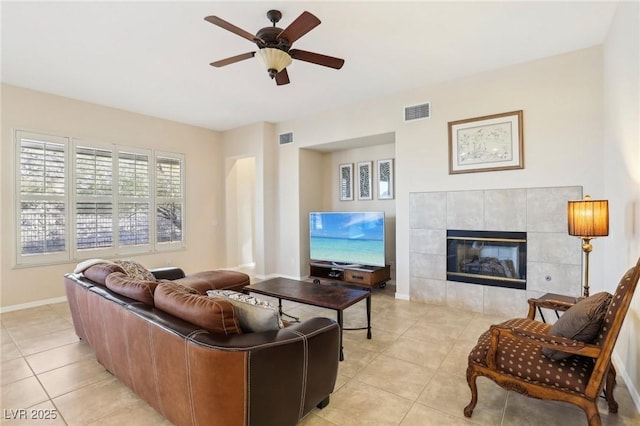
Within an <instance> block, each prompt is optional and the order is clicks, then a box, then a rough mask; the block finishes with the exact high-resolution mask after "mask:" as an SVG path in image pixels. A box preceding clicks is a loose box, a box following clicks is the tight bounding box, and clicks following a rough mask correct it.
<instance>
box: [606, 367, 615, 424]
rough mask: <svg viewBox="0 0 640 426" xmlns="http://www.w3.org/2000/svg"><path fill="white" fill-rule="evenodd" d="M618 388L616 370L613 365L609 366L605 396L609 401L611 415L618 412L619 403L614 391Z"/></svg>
mask: <svg viewBox="0 0 640 426" xmlns="http://www.w3.org/2000/svg"><path fill="white" fill-rule="evenodd" d="M615 387H616V369H615V368H614V366H613V364H610V365H609V371H608V372H607V381H606V383H605V385H604V396H605V398H606V399H607V404H608V405H609V412H610V413H617V412H618V403H617V402H616V400H615V398H614V397H613V389H614V388H615Z"/></svg>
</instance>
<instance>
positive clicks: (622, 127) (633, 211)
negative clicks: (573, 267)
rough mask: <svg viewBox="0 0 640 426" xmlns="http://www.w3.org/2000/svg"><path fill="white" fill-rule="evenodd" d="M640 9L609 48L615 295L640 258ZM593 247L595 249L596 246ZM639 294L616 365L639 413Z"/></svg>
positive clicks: (607, 158) (608, 156)
mask: <svg viewBox="0 0 640 426" xmlns="http://www.w3.org/2000/svg"><path fill="white" fill-rule="evenodd" d="M639 52H640V5H639V3H638V2H624V3H621V4H620V6H618V10H617V13H616V15H615V17H614V21H613V24H612V26H611V30H610V31H609V34H608V37H607V40H606V43H605V45H604V61H603V62H604V105H605V108H604V137H603V143H602V146H601V151H600V153H599V154H600V161H601V162H602V167H603V169H604V183H605V197H606V198H608V199H609V209H610V216H611V221H610V227H609V236H608V237H607V238H603V239H602V241H596V243H595V244H598V246H597V247H595V248H594V252H595V250H601V251H602V252H603V254H604V256H603V257H601V259H602V258H603V261H604V264H605V271H606V272H605V277H606V281H605V285H606V288H607V290H609V291H613V289H614V288H615V286H616V284H617V280H618V279H619V277H621V276H622V274H623V273H624V271H626V270H627V268H629V267H630V266H631V265H633V264H635V262H636V260H637V259H638V257H639V256H640V124H639V123H638V120H639V117H640V79H639V77H638V76H640V59H639V58H638V53H639ZM595 244H594V246H595ZM638 293H640V290H637V291H636V295H635V297H634V299H633V301H632V304H631V310H630V312H629V314H628V315H627V318H626V320H625V323H624V325H623V328H622V330H621V332H620V336H619V338H618V342H617V344H616V349H615V355H616V358H617V359H616V360H617V361H618V362H616V364H617V365H620V364H622V365H624V369H622V372H621V373H622V374H623V375H624V380H625V382H627V383H629V382H631V383H633V385H632V386H631V390H632V392H631V395H632V397H633V398H634V401H635V403H636V407H638V409H639V410H640V394H639V392H640V341H639V339H638V336H640V294H638Z"/></svg>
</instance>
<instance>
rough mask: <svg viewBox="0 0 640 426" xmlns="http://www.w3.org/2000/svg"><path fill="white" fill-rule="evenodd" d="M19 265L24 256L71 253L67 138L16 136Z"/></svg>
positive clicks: (18, 134)
mask: <svg viewBox="0 0 640 426" xmlns="http://www.w3.org/2000/svg"><path fill="white" fill-rule="evenodd" d="M16 139H17V140H18V157H19V158H18V167H19V179H18V180H17V183H18V188H17V194H18V198H19V200H18V217H19V220H20V222H19V226H18V238H17V242H18V254H19V256H18V263H24V262H23V261H24V260H25V259H24V256H31V255H45V254H55V253H65V254H66V252H67V228H66V226H67V224H66V219H65V214H66V210H65V202H66V197H67V193H66V190H65V182H66V149H67V146H68V139H67V138H57V137H50V136H46V135H38V134H33V133H27V132H16Z"/></svg>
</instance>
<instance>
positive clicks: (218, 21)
mask: <svg viewBox="0 0 640 426" xmlns="http://www.w3.org/2000/svg"><path fill="white" fill-rule="evenodd" d="M204 20H205V21H207V22H210V23H212V24H213V25H217V26H219V27H220V28H224V29H225V30H227V31H231V32H232V33H234V34H237V35H239V36H240V37H244V38H246V39H247V40H249V41H252V42H256V41H260V42H262V43H264V40H262V39H261V38H259V37H256V36H255V35H253V34H251V33H250V32H248V31H245V30H243V29H242V28H238V27H236V26H235V25H233V24H231V23H229V22H227V21H225V20H224V19H222V18H218V17H217V16H207V17H206V18H204Z"/></svg>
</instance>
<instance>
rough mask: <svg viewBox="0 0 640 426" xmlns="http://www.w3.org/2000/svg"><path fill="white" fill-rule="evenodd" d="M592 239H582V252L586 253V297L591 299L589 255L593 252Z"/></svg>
mask: <svg viewBox="0 0 640 426" xmlns="http://www.w3.org/2000/svg"><path fill="white" fill-rule="evenodd" d="M591 240H592V238H591V237H582V251H583V252H584V294H583V296H584V297H589V253H591V250H593V246H592V245H591Z"/></svg>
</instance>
